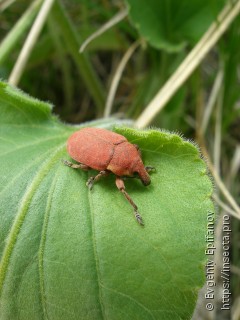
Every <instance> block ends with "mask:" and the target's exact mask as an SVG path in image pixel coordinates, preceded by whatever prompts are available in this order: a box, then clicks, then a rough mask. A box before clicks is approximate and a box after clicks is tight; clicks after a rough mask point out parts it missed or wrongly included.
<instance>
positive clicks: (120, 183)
mask: <svg viewBox="0 0 240 320" xmlns="http://www.w3.org/2000/svg"><path fill="white" fill-rule="evenodd" d="M116 186H117V188H118V190H119V191H121V192H122V193H123V195H124V197H125V198H126V199H127V201H128V202H129V203H130V204H131V206H132V207H133V210H134V216H135V218H136V220H137V222H138V223H139V224H140V225H142V226H143V225H144V223H143V220H142V217H141V216H140V214H139V212H138V207H137V205H136V204H135V203H134V202H133V200H132V198H131V197H130V196H129V194H128V193H127V191H126V190H125V185H124V182H123V180H122V179H121V178H120V177H116Z"/></svg>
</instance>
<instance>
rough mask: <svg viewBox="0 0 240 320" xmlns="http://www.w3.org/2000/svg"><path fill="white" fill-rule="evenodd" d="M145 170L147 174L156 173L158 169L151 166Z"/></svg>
mask: <svg viewBox="0 0 240 320" xmlns="http://www.w3.org/2000/svg"><path fill="white" fill-rule="evenodd" d="M145 169H146V171H147V172H151V171H156V168H155V167H151V166H146V167H145Z"/></svg>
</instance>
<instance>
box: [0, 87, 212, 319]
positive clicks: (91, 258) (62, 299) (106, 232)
mask: <svg viewBox="0 0 240 320" xmlns="http://www.w3.org/2000/svg"><path fill="white" fill-rule="evenodd" d="M0 108H1V109H0V110H1V117H0V119H1V125H0V139H1V144H0V157H1V166H0V179H1V180H0V195H1V206H0V210H1V211H0V237H1V238H0V254H1V265H0V266H1V269H0V294H1V298H0V318H1V320H5V319H11V320H15V319H18V320H21V319H22V320H26V319H33V320H34V319H56V320H61V319H70V320H71V319H84V320H86V319H91V320H93V319H97V320H98V319H111V320H112V319H114V320H115V319H133V320H134V319H143V320H145V319H171V320H172V319H189V318H190V316H191V314H192V312H193V309H194V305H195V302H196V297H197V292H198V289H199V288H200V287H201V286H202V285H203V282H204V270H203V265H204V261H205V254H204V251H205V232H206V216H207V213H208V211H213V204H212V202H211V200H210V195H211V192H212V184H211V181H210V180H209V178H208V176H207V174H206V165H205V163H204V162H203V160H202V159H201V158H200V155H199V151H198V149H197V148H196V147H195V146H194V145H193V144H192V143H190V142H188V141H185V140H184V139H182V138H181V137H179V136H178V135H177V134H171V133H168V132H162V131H159V130H146V131H137V130H135V129H130V128H125V127H121V126H118V127H117V128H116V129H115V130H116V131H117V132H119V133H121V134H124V135H125V136H126V137H127V138H128V139H129V140H130V141H131V142H133V143H137V144H138V145H139V146H140V148H141V151H142V154H143V159H144V163H145V164H146V165H152V166H154V167H155V168H156V169H157V171H156V173H152V174H151V179H152V183H151V185H150V186H148V187H144V186H143V185H142V184H141V183H140V181H139V180H138V179H128V180H126V182H125V185H126V190H127V191H128V192H129V194H130V195H131V197H132V198H133V199H134V201H135V202H136V203H137V205H138V207H139V211H140V213H141V215H142V217H143V219H144V222H145V226H144V227H141V226H140V225H138V224H137V222H136V221H135V219H134V217H133V212H132V208H131V206H130V205H129V203H128V202H127V201H126V200H125V199H124V197H123V196H122V194H121V193H120V192H119V191H118V190H117V188H116V187H115V182H114V177H113V176H109V177H106V178H105V179H102V181H99V182H98V183H96V185H94V188H93V190H92V191H89V190H88V188H87V187H86V181H87V179H88V177H89V176H90V175H92V174H93V173H92V172H84V171H81V170H73V169H71V168H69V167H66V166H64V165H63V164H62V162H61V159H62V158H64V159H69V157H68V155H67V153H66V150H65V143H66V139H67V138H68V136H69V135H70V134H71V133H72V132H74V131H75V130H77V129H79V128H81V127H83V126H78V127H76V126H69V125H65V124H62V123H61V122H60V121H59V120H58V119H57V118H56V117H53V116H52V115H51V106H49V105H48V104H46V103H43V102H40V101H38V100H36V99H33V98H31V97H29V96H27V95H25V94H23V93H22V92H20V91H17V90H16V89H14V88H11V87H10V86H8V85H7V84H5V83H1V86H0ZM113 123H116V121H114V120H111V121H110V120H107V121H105V120H99V121H95V122H91V123H88V124H85V126H98V127H105V128H111V127H112V126H113ZM96 159H97V154H96Z"/></svg>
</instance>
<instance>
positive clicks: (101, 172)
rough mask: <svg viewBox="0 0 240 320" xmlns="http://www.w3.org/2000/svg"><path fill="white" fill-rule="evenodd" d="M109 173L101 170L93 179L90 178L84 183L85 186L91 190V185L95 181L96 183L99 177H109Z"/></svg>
mask: <svg viewBox="0 0 240 320" xmlns="http://www.w3.org/2000/svg"><path fill="white" fill-rule="evenodd" d="M109 173H110V172H109V171H107V170H103V171H100V172H99V173H98V174H97V175H96V176H95V177H90V178H89V179H88V181H87V183H86V186H87V187H88V188H89V189H90V190H92V188H93V185H94V183H95V182H96V181H98V180H99V179H100V178H101V177H104V176H107V175H109Z"/></svg>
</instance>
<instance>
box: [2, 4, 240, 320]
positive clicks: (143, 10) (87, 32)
mask: <svg viewBox="0 0 240 320" xmlns="http://www.w3.org/2000/svg"><path fill="white" fill-rule="evenodd" d="M0 12H1V19H0V39H1V44H0V77H1V78H2V79H4V80H6V81H9V82H10V83H11V84H13V85H16V86H18V87H20V88H21V89H22V90H24V91H25V92H27V93H29V94H30V95H32V96H34V97H36V98H38V99H41V100H45V101H50V102H51V103H52V104H53V105H54V106H55V107H54V113H55V114H57V115H58V116H59V118H60V119H61V120H62V121H65V122H68V123H73V124H74V123H80V122H84V121H89V120H93V119H96V118H101V117H108V116H112V117H116V118H127V119H131V120H132V121H133V122H134V121H136V122H135V124H136V126H138V127H141V128H143V127H146V126H149V125H153V126H156V127H158V128H163V129H167V130H171V131H176V132H180V133H183V134H184V136H185V137H186V138H189V139H191V140H194V141H196V142H197V143H198V144H199V145H200V147H201V150H202V153H203V156H205V157H206V159H207V161H208V164H209V169H210V171H211V173H212V175H213V178H214V182H215V185H216V188H215V193H214V195H213V197H214V200H215V201H216V203H217V204H218V205H219V216H218V223H217V224H216V235H217V236H216V242H217V243H218V249H217V254H216V257H215V258H216V263H217V266H216V278H215V281H216V283H217V285H216V290H218V291H219V292H220V293H219V294H218V295H217V294H216V308H215V313H214V312H212V313H210V312H204V310H205V305H204V299H203V298H201V297H200V298H199V302H198V305H199V309H198V311H197V312H198V313H197V315H195V316H196V319H229V317H230V312H221V310H220V307H219V306H220V304H219V303H218V302H219V301H218V300H219V299H220V297H221V290H222V284H221V276H220V271H221V263H222V260H221V254H222V253H221V236H222V235H221V223H222V219H221V217H222V215H223V214H229V215H230V216H231V218H232V220H231V225H232V234H231V279H232V280H231V292H232V308H231V317H232V319H240V307H239V305H240V302H239V301H240V286H239V283H240V282H239V276H240V250H239V249H240V223H239V218H240V209H239V205H238V203H239V200H240V193H239V185H240V179H239V167H240V87H239V78H240V69H239V61H240V41H239V39H240V17H239V12H240V2H239V1H233V0H232V1H224V0H208V1H207V0H192V1H188V0H180V1H179V0H162V1H160V0H159V1H157V0H148V1H142V0H126V1H120V0H115V1H114V0H112V1H109V0H97V1H93V0H82V1H78V0H72V1H66V0H55V1H54V0H45V1H40V0H35V1H27V0H21V1H14V0H1V1H0ZM37 27H39V28H38V29H37ZM34 30H35V33H34ZM36 30H38V31H36ZM96 32H98V33H99V32H100V33H102V34H101V35H96V36H95V37H93V39H92V41H91V42H90V43H89V44H88V45H87V46H86V47H85V49H84V51H83V53H80V52H79V49H80V46H81V45H82V44H83V43H84V41H85V40H89V37H92V36H93V35H95V33H96ZM24 49H25V52H24ZM19 57H21V58H20V60H19ZM156 95H157V98H156V99H155V98H154V97H155V96H156ZM153 110H155V111H154V112H153ZM143 112H144V113H143ZM219 230H220V231H219ZM219 257H220V258H219ZM203 295H204V292H203ZM220 300H221V299H220Z"/></svg>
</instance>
